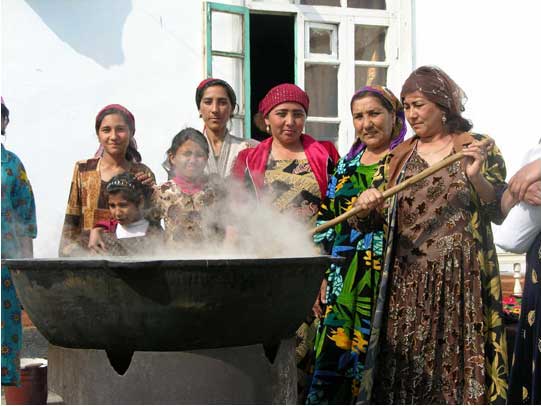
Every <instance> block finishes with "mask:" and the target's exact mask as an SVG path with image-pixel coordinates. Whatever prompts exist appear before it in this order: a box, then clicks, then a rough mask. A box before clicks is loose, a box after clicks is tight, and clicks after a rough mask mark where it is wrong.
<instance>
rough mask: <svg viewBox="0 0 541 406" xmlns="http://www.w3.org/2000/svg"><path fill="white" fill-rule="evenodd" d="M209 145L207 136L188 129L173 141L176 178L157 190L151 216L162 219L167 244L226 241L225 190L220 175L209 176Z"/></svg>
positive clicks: (171, 161) (171, 150)
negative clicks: (206, 169)
mask: <svg viewBox="0 0 541 406" xmlns="http://www.w3.org/2000/svg"><path fill="white" fill-rule="evenodd" d="M208 156H209V145H208V143H207V140H206V139H205V137H204V135H203V134H202V133H201V132H199V131H197V130H196V129H194V128H186V129H184V130H182V131H181V132H179V133H178V134H177V135H175V137H174V138H173V141H172V143H171V147H170V148H169V150H168V151H167V158H168V160H169V164H170V165H171V168H172V170H173V173H174V177H173V179H171V180H169V181H167V182H165V183H164V184H162V185H160V186H158V187H156V188H155V190H154V193H153V196H152V203H153V209H152V212H151V213H152V214H151V217H152V218H154V219H163V220H164V225H165V240H166V243H167V244H172V243H173V244H174V243H175V242H182V245H183V246H186V244H192V245H197V244H198V243H201V242H203V241H204V242H212V241H216V242H218V241H223V239H224V236H225V227H223V226H221V225H220V223H222V222H223V219H224V218H225V215H224V206H225V197H226V193H225V189H224V187H223V185H222V181H221V179H220V178H219V176H216V175H212V174H211V175H206V174H205V167H206V165H207V161H208Z"/></svg>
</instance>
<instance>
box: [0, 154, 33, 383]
mask: <svg viewBox="0 0 541 406" xmlns="http://www.w3.org/2000/svg"><path fill="white" fill-rule="evenodd" d="M36 235H37V226H36V207H35V203H34V195H33V193H32V187H31V186H30V182H29V181H28V177H27V176H26V171H25V169H24V166H23V164H22V162H21V161H20V160H19V158H18V157H17V155H15V154H14V153H12V152H10V151H7V150H6V149H5V148H4V145H3V144H2V259H4V258H18V257H20V256H21V242H20V238H21V237H27V238H36ZM21 345H22V324H21V304H20V303H19V299H18V298H17V295H16V292H15V288H14V286H13V282H12V280H11V274H10V271H9V270H8V268H7V267H6V266H3V265H2V385H19V383H20V371H19V368H20V366H19V353H20V351H21Z"/></svg>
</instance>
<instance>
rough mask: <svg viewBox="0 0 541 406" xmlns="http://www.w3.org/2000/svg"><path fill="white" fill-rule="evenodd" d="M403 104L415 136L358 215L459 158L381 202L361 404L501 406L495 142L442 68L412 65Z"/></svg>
mask: <svg viewBox="0 0 541 406" xmlns="http://www.w3.org/2000/svg"><path fill="white" fill-rule="evenodd" d="M401 98H402V102H403V104H404V110H405V112H406V118H407V120H408V122H409V124H410V125H411V127H412V129H413V130H414V131H415V136H414V137H412V138H410V139H408V140H407V141H405V142H403V143H402V144H401V145H400V146H399V147H397V148H396V149H395V150H393V151H392V152H391V153H390V154H389V155H387V157H386V159H385V162H383V163H382V165H381V166H380V168H378V170H377V171H376V174H375V175H374V180H373V187H374V189H369V190H367V191H365V192H364V193H363V194H362V195H361V196H359V198H358V199H357V202H356V205H357V206H358V207H359V208H361V209H363V210H374V211H373V212H372V213H381V205H382V203H383V197H382V193H381V191H382V190H383V189H388V188H390V187H392V186H393V185H396V184H398V183H401V182H404V181H406V180H407V179H409V178H411V177H412V176H414V175H416V174H418V173H420V172H421V171H422V170H424V169H426V168H428V167H429V166H432V165H434V164H435V163H437V162H439V161H441V160H443V159H444V158H445V157H447V156H449V155H451V154H454V153H456V152H459V151H463V152H464V155H465V156H466V158H465V159H464V160H462V161H457V162H455V163H454V164H452V165H450V166H448V167H446V168H443V169H441V170H439V171H438V172H436V173H434V174H433V175H431V176H429V177H427V178H426V179H424V180H422V181H419V182H417V183H416V184H415V185H413V186H411V187H409V188H406V189H405V190H403V191H402V192H399V193H398V194H397V195H395V196H394V197H393V198H392V199H390V202H388V203H389V206H388V208H387V209H386V211H387V214H388V216H387V224H388V233H387V235H386V239H385V240H386V248H385V255H384V259H385V260H384V264H383V267H382V273H381V281H380V293H379V296H378V300H377V305H376V311H375V314H374V317H373V323H372V334H371V336H370V341H369V344H368V353H367V356H366V365H365V371H364V375H363V381H362V386H361V393H360V397H359V401H360V402H373V403H384V404H396V403H400V404H404V403H406V404H442V403H444V404H445V403H447V404H457V403H458V404H488V403H504V402H505V401H506V398H507V368H508V365H507V362H508V361H507V349H506V340H505V330H504V326H503V324H502V319H501V283H500V276H499V271H498V262H497V257H496V249H495V246H494V242H493V238H492V231H491V228H490V222H494V223H498V224H499V223H501V222H502V221H503V219H504V217H505V215H504V214H503V213H502V210H501V204H500V203H501V197H502V195H503V192H504V190H505V189H506V187H507V185H506V183H505V163H504V161H503V158H502V156H501V154H500V151H499V150H498V148H497V147H496V146H495V145H494V143H493V142H489V143H488V144H486V143H484V142H482V141H484V140H486V139H487V138H488V137H487V136H485V135H480V134H475V133H471V132H469V130H470V129H471V127H472V124H471V123H470V122H469V121H468V120H466V119H465V118H463V117H462V111H464V106H463V102H464V100H465V95H464V92H463V91H462V89H460V87H459V86H458V85H457V84H456V83H455V82H454V81H453V80H452V79H451V78H450V77H449V76H448V75H447V74H446V73H445V72H443V71H442V70H441V69H438V68H435V67H429V66H423V67H420V68H418V69H416V70H415V71H414V72H413V73H412V74H411V75H410V76H409V78H408V79H407V80H406V82H405V83H404V86H403V87H402V92H401ZM377 208H379V209H377ZM376 209H377V210H376ZM369 218H370V217H369ZM365 222H366V220H364V219H360V218H359V219H358V226H359V227H360V228H361V229H362V228H363V226H362V224H363V223H365ZM374 366H375V369H374ZM372 384H373V388H372Z"/></svg>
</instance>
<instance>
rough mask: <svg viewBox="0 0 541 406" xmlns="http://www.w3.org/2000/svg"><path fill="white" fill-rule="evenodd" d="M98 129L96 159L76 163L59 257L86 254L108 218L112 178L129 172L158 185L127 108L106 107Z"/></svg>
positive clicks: (97, 124) (97, 119) (97, 120)
mask: <svg viewBox="0 0 541 406" xmlns="http://www.w3.org/2000/svg"><path fill="white" fill-rule="evenodd" d="M95 127H96V135H97V137H98V141H99V143H100V147H99V149H98V151H97V152H96V155H95V156H94V157H93V158H90V159H85V160H82V161H78V162H77V163H76V164H75V169H74V171H73V179H72V181H71V190H70V194H69V199H68V207H67V209H66V217H65V219H64V227H63V228H62V237H61V240H60V248H59V255H60V256H69V255H77V254H81V253H82V252H84V251H85V250H86V249H87V246H88V237H89V234H90V230H91V229H92V228H93V227H94V225H95V224H96V223H97V222H99V221H103V220H108V219H109V217H110V211H109V208H108V207H107V199H106V198H105V189H106V185H107V182H108V181H109V180H110V179H111V178H112V177H113V176H115V175H119V174H121V173H124V172H130V173H132V174H134V175H135V176H136V177H137V178H138V179H139V180H141V181H143V183H147V184H148V183H151V184H153V183H155V177H154V174H153V173H152V171H151V170H150V169H149V168H148V167H147V166H146V165H144V164H142V163H141V155H140V154H139V152H138V151H137V144H136V143H135V139H134V134H135V118H134V117H133V114H132V113H131V112H130V111H129V110H128V109H127V108H125V107H124V106H121V105H119V104H111V105H108V106H106V107H104V108H103V109H102V110H101V111H100V112H99V113H98V115H97V116H96V125H95ZM82 250H83V251H82Z"/></svg>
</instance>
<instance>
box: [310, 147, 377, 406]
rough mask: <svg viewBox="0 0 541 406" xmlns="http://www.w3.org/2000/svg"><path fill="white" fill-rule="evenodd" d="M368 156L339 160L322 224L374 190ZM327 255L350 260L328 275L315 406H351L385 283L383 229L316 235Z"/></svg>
mask: <svg viewBox="0 0 541 406" xmlns="http://www.w3.org/2000/svg"><path fill="white" fill-rule="evenodd" d="M362 154H363V152H362V151H361V152H360V153H357V154H356V155H355V156H353V158H351V159H349V160H348V159H347V158H343V159H341V160H340V161H339V163H338V165H337V168H336V172H335V174H334V175H333V176H332V177H331V180H330V183H329V188H328V190H327V196H326V198H325V199H324V201H323V203H322V204H321V207H320V211H319V214H318V217H317V224H318V225H319V224H322V223H324V222H326V221H329V220H331V219H333V218H335V217H337V216H339V215H341V214H342V213H344V212H346V211H348V210H350V209H351V208H352V206H353V203H354V202H355V200H356V198H357V196H358V195H359V194H360V193H361V192H363V191H364V190H365V189H367V188H368V187H370V185H371V183H372V176H373V175H374V172H375V170H376V169H377V166H378V165H377V164H374V165H363V164H361V162H360V160H361V156H362ZM314 238H315V241H316V242H319V243H321V244H323V246H324V247H325V248H326V250H327V252H330V253H331V254H332V255H334V256H342V257H345V262H344V263H343V264H341V265H335V264H333V265H331V268H330V269H329V270H328V271H327V273H326V277H327V280H328V288H327V307H326V312H325V317H324V319H323V320H322V322H321V323H320V326H319V330H318V334H317V338H316V341H315V355H316V362H315V370H314V374H313V379H312V384H311V387H310V390H309V394H308V398H307V403H309V404H327V403H333V404H336V403H338V404H349V403H352V401H353V400H354V399H355V398H356V396H357V394H358V391H359V387H360V380H361V374H362V371H363V368H364V357H365V355H366V350H367V344H368V338H369V336H370V328H371V318H372V312H373V309H374V306H375V302H376V294H377V286H378V284H379V278H380V270H381V257H382V253H383V228H382V227H381V224H380V227H379V228H378V227H376V228H375V231H369V230H365V231H364V232H359V231H357V230H356V229H355V228H353V227H352V226H351V225H350V223H348V222H343V223H341V224H337V225H336V226H335V227H334V228H331V229H329V230H328V231H326V232H323V233H321V234H318V235H316V236H315V237H314Z"/></svg>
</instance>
